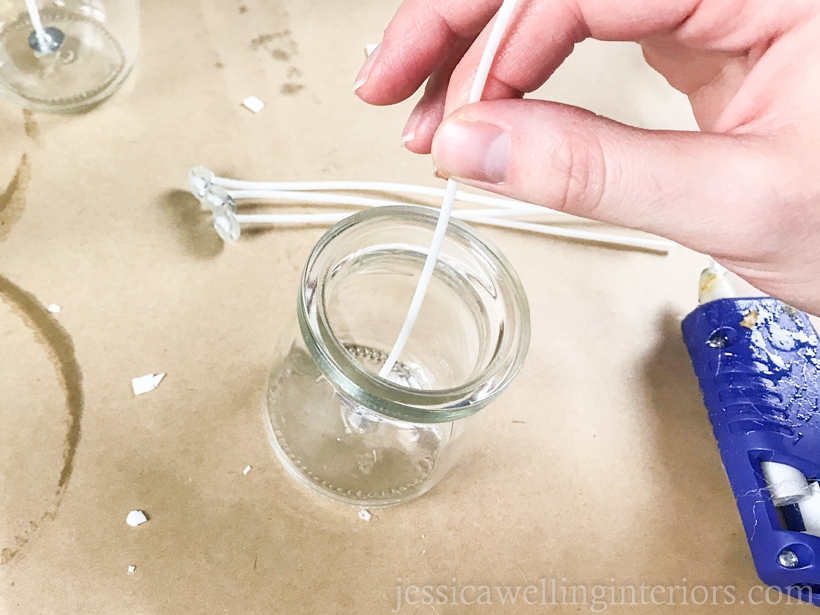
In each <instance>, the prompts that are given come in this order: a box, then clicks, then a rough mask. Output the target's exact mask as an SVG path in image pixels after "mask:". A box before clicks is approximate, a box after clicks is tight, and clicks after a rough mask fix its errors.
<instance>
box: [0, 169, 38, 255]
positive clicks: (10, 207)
mask: <svg viewBox="0 0 820 615" xmlns="http://www.w3.org/2000/svg"><path fill="white" fill-rule="evenodd" d="M30 181H31V166H30V164H29V160H28V154H23V155H22V157H21V158H20V162H19V163H18V164H17V170H16V171H15V172H14V177H12V178H11V181H10V182H9V183H8V185H7V186H6V189H5V190H4V191H3V192H0V241H3V240H4V239H5V238H6V237H7V236H8V234H9V232H11V229H12V227H13V226H14V225H15V224H16V223H17V221H18V220H19V219H20V218H21V217H22V216H23V210H24V209H25V208H26V190H28V185H29V182H30Z"/></svg>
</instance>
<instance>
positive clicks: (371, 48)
mask: <svg viewBox="0 0 820 615" xmlns="http://www.w3.org/2000/svg"><path fill="white" fill-rule="evenodd" d="M378 46H379V45H378V43H368V44H367V45H365V46H364V52H365V54H367V55H370V54H371V53H373V52H374V51H375V50H376V47H378Z"/></svg>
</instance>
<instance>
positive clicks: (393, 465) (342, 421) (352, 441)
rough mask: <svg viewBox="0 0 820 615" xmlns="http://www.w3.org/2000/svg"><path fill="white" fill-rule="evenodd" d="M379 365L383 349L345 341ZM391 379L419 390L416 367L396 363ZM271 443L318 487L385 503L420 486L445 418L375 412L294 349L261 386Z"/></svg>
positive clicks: (421, 380) (359, 502)
mask: <svg viewBox="0 0 820 615" xmlns="http://www.w3.org/2000/svg"><path fill="white" fill-rule="evenodd" d="M347 348H348V350H349V351H350V352H351V354H352V355H353V356H354V357H356V358H357V359H358V360H359V362H360V363H361V364H362V365H363V366H364V367H366V368H368V369H373V370H375V371H378V368H379V366H380V365H381V364H382V363H383V362H384V361H385V359H386V358H387V355H386V354H385V353H384V352H382V351H380V350H377V349H373V348H369V347H365V346H360V345H354V344H349V345H347ZM390 379H392V380H394V381H396V382H398V383H400V384H402V385H404V386H409V387H414V388H423V387H424V384H425V380H426V379H425V377H424V373H423V371H422V370H421V369H420V368H418V367H416V366H412V365H406V364H402V363H397V365H396V367H395V368H394V369H393V373H392V374H391V378H390ZM267 401H268V412H267V415H268V419H269V429H270V436H271V442H272V444H273V448H274V450H275V451H276V454H277V456H278V457H279V459H280V461H281V462H282V463H283V465H284V466H285V467H286V468H287V469H288V470H289V471H290V472H291V474H293V475H294V476H295V477H296V478H297V479H299V480H300V481H301V482H302V483H304V484H306V485H308V486H310V487H311V488H313V489H315V490H316V491H318V492H319V493H321V494H323V495H325V496H327V497H330V498H333V499H335V500H340V501H342V502H346V503H348V504H353V505H356V506H361V507H376V506H389V505H393V504H399V503H402V502H406V501H408V500H410V499H413V498H415V497H418V496H420V495H422V494H423V493H425V492H427V491H428V490H429V489H430V488H432V487H433V485H434V484H435V482H436V479H437V477H438V476H439V474H440V473H439V472H437V471H436V470H437V467H436V460H437V458H438V454H439V450H440V448H441V445H442V438H443V437H445V434H444V433H443V432H445V431H446V430H448V429H449V424H424V425H422V424H414V423H407V422H403V421H397V420H393V419H389V418H386V417H384V416H382V415H379V414H376V413H374V412H372V411H370V410H368V409H367V408H364V407H362V406H360V405H358V404H355V403H353V402H351V401H350V400H347V399H345V398H343V397H342V396H340V395H339V394H338V393H337V392H336V391H335V389H334V388H333V387H332V386H331V385H330V383H329V382H327V380H326V379H325V377H324V376H323V375H322V374H321V372H320V371H319V369H318V367H317V366H316V363H315V362H314V361H313V359H312V358H311V356H310V355H309V354H308V352H307V351H306V350H304V349H302V348H297V347H294V348H293V349H291V352H290V353H289V355H288V357H287V359H286V362H285V365H284V366H283V367H282V370H281V371H280V372H279V374H277V375H276V376H275V377H274V378H272V380H271V383H270V385H269V388H268V400H267Z"/></svg>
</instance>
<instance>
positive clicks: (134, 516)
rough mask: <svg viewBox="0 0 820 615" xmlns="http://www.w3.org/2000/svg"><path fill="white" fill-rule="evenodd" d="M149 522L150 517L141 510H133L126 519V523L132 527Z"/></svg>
mask: <svg viewBox="0 0 820 615" xmlns="http://www.w3.org/2000/svg"><path fill="white" fill-rule="evenodd" d="M146 521H148V517H147V516H146V514H145V513H144V512H142V511H141V510H132V511H131V512H130V513H128V516H127V517H126V518H125V522H126V523H127V524H128V525H130V526H131V527H137V526H138V525H142V524H143V523H145V522H146Z"/></svg>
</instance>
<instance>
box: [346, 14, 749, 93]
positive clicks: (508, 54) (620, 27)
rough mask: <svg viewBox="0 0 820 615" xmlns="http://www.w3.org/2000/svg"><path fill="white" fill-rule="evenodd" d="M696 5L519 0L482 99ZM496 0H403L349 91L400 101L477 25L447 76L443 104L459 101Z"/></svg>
mask: <svg viewBox="0 0 820 615" xmlns="http://www.w3.org/2000/svg"><path fill="white" fill-rule="evenodd" d="M697 4H698V2H697V0H684V1H681V2H673V3H658V2H656V1H654V0H622V1H621V2H618V3H617V5H616V4H613V3H612V2H611V1H609V0H521V1H520V6H519V7H518V9H517V11H516V15H515V16H514V17H513V19H512V21H511V23H510V26H509V27H508V32H507V34H506V35H505V38H504V41H503V42H502V44H501V47H500V48H499V52H498V55H497V58H496V61H495V63H494V64H493V68H492V71H491V73H490V79H489V80H488V82H487V89H486V91H487V98H493V97H496V98H497V97H503V96H506V95H509V93H511V92H528V91H532V90H534V89H536V88H538V87H539V86H540V85H542V84H543V83H544V82H545V81H546V79H547V78H548V77H549V75H551V74H552V72H554V71H555V69H556V68H557V67H558V66H559V65H560V64H561V62H563V60H564V59H565V58H566V57H567V56H568V55H569V53H570V52H571V51H572V47H573V45H574V44H575V43H576V42H579V41H581V40H583V39H584V38H587V37H590V36H591V37H594V38H599V39H602V40H639V39H641V38H644V37H647V36H651V35H653V34H657V33H659V32H664V31H667V30H670V29H672V28H674V27H676V26H678V25H680V24H681V23H683V22H684V21H685V20H686V19H687V18H688V17H689V16H690V15H691V13H692V12H693V10H694V9H695V7H696V6H697ZM730 4H734V3H730ZM500 5H501V2H500V0H476V1H472V2H471V1H465V0H405V2H403V3H402V5H401V7H400V8H399V10H398V11H397V13H396V15H395V16H394V17H393V19H392V20H391V22H390V25H389V26H388V27H387V30H386V31H385V36H384V39H383V41H382V45H381V48H380V51H379V55H378V57H377V58H376V59H375V60H374V61H373V62H372V67H371V69H370V73H369V76H368V79H367V81H366V82H365V84H364V85H363V86H361V87H360V88H359V89H358V90H357V94H358V95H359V96H360V97H361V98H362V99H363V100H365V101H366V102H369V103H372V104H392V103H395V102H399V101H401V100H404V99H405V98H407V97H408V96H410V95H411V94H412V93H413V92H415V91H416V89H418V87H419V86H420V85H421V84H422V83H423V82H424V80H425V79H426V78H427V77H428V76H429V75H430V74H431V73H432V72H433V71H434V70H435V69H436V68H437V67H438V66H439V65H441V63H443V62H444V60H445V59H446V58H447V56H448V54H449V53H450V52H451V50H452V49H453V48H454V47H455V46H456V42H457V41H458V40H459V39H460V38H465V37H475V36H476V35H477V34H478V33H479V32H481V35H480V36H478V39H477V40H476V42H475V43H474V44H473V46H472V47H471V48H470V50H469V51H468V52H467V54H466V55H465V56H464V58H463V60H462V61H461V62H460V63H459V67H458V68H457V69H456V71H455V73H454V74H453V78H452V80H451V87H450V91H451V95H450V97H449V99H450V100H451V101H452V103H448V109H452V108H454V105H455V106H458V103H461V104H463V103H464V102H466V96H467V93H468V92H469V88H470V84H471V83H472V77H473V76H474V74H475V70H476V67H477V66H478V61H479V58H480V56H481V51H482V50H483V48H484V44H485V43H486V38H487V36H488V35H489V31H488V28H487V24H488V23H489V21H490V19H491V18H492V16H493V15H494V14H495V13H496V12H497V10H498V8H499V6H500ZM482 30H483V32H482ZM468 81H469V83H467V82H468ZM494 91H495V92H496V93H497V94H498V95H497V96H493V95H492V93H493V92H494Z"/></svg>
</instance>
